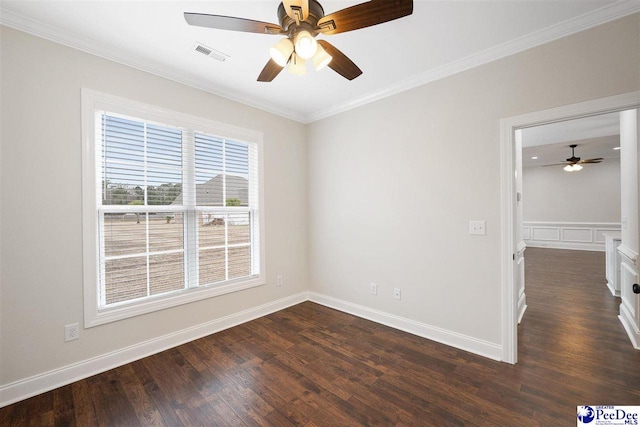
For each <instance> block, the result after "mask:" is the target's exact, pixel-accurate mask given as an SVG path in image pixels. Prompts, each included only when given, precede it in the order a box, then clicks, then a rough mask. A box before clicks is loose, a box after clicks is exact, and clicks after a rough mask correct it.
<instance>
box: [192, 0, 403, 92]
mask: <svg viewBox="0 0 640 427" xmlns="http://www.w3.org/2000/svg"><path fill="white" fill-rule="evenodd" d="M412 13H413V0H371V1H368V2H366V3H361V4H357V5H355V6H351V7H348V8H346V9H342V10H339V11H337V12H334V13H331V14H329V15H326V16H325V14H324V9H323V8H322V5H321V4H320V3H318V2H317V1H316V0H284V1H283V2H282V3H280V5H279V6H278V20H279V22H280V25H278V24H271V23H268V22H261V21H254V20H251V19H244V18H236V17H232V16H222V15H209V14H205V13H190V12H185V14H184V18H185V20H186V21H187V23H188V24H189V25H195V26H199V27H208V28H216V29H220V30H233V31H244V32H249V33H259V34H272V35H284V36H286V37H285V38H283V39H281V40H280V41H279V42H278V43H276V44H275V45H274V46H273V47H272V48H271V49H269V53H270V55H271V59H270V60H269V62H267V65H266V66H265V67H264V69H263V70H262V72H261V73H260V75H259V76H258V81H260V82H270V81H272V80H273V79H274V78H276V76H277V75H278V74H280V72H281V71H282V70H283V69H284V67H285V66H287V64H288V65H289V71H290V72H291V73H293V74H298V75H302V74H305V73H306V60H307V59H311V60H312V62H313V65H314V68H315V69H316V70H320V69H322V68H324V67H326V66H329V68H331V69H333V70H334V71H335V72H337V73H338V74H340V75H341V76H343V77H345V78H346V79H348V80H353V79H355V78H356V77H358V76H359V75H360V74H362V70H360V68H358V66H357V65H356V64H354V63H353V61H351V60H350V59H349V58H348V57H347V56H346V55H345V54H344V53H342V52H341V51H340V50H338V49H337V48H336V47H334V46H333V45H332V44H331V43H329V42H327V41H326V40H316V36H317V35H318V34H324V35H332V34H338V33H344V32H347V31H353V30H358V29H360V28H366V27H371V26H373V25H377V24H382V23H383V22H388V21H392V20H394V19H398V18H402V17H404V16H408V15H411V14H412Z"/></svg>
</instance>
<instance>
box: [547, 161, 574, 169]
mask: <svg viewBox="0 0 640 427" xmlns="http://www.w3.org/2000/svg"><path fill="white" fill-rule="evenodd" d="M570 164H571V162H562V163H552V164H550V165H542V167H543V168H546V167H549V166H566V165H570Z"/></svg>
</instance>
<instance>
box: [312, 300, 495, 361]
mask: <svg viewBox="0 0 640 427" xmlns="http://www.w3.org/2000/svg"><path fill="white" fill-rule="evenodd" d="M309 300H310V301H313V302H315V303H318V304H321V305H324V306H326V307H329V308H333V309H336V310H339V311H343V312H345V313H349V314H352V315H354V316H358V317H362V318H363V319H367V320H371V321H373V322H376V323H380V324H383V325H386V326H389V327H392V328H395V329H399V330H401V331H405V332H408V333H410V334H413V335H417V336H419V337H422V338H426V339H429V340H432V341H436V342H439V343H442V344H445V345H448V346H451V347H455V348H459V349H461V350H465V351H469V352H471V353H475V354H478V355H480V356H484V357H487V358H489V359H493V360H498V361H501V360H502V346H501V345H500V344H495V343H492V342H488V341H484V340H480V339H477V338H473V337H470V336H468V335H464V334H460V333H457V332H452V331H449V330H446V329H442V328H438V327H436V326H431V325H428V324H426V323H420V322H416V321H415V320H411V319H407V318H404V317H400V316H396V315H394V314H389V313H385V312H383V311H379V310H374V309H372V308H369V307H365V306H362V305H358V304H353V303H350V302H348V301H343V300H339V299H336V298H333V297H329V296H326V295H322V294H318V293H315V292H309Z"/></svg>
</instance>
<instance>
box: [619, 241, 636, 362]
mask: <svg viewBox="0 0 640 427" xmlns="http://www.w3.org/2000/svg"><path fill="white" fill-rule="evenodd" d="M619 248H620V246H619V247H618V249H619ZM632 252H633V251H632ZM621 253H622V252H621ZM623 255H624V254H623ZM624 257H625V258H627V259H628V260H629V261H633V263H634V264H629V263H628V262H627V260H624V259H623V260H622V262H621V263H620V269H621V271H620V281H621V283H620V286H621V287H623V288H624V287H625V286H631V283H633V282H634V281H635V280H637V278H638V272H637V271H635V269H634V268H633V267H635V261H634V260H633V258H628V257H627V256H626V255H624ZM625 270H626V271H625ZM625 278H627V279H630V280H625ZM626 289H628V288H626ZM629 292H630V291H629ZM629 297H631V298H634V299H635V304H640V298H638V296H637V295H635V294H633V293H632V294H631V295H626V294H623V295H622V297H621V303H620V315H619V316H618V319H620V322H621V323H622V326H624V330H625V331H626V332H627V335H628V336H629V340H631V345H633V348H635V349H637V350H640V330H639V329H638V324H637V322H636V319H635V313H634V307H633V306H632V305H631V304H630V302H629V301H628V298H629ZM636 309H637V308H636Z"/></svg>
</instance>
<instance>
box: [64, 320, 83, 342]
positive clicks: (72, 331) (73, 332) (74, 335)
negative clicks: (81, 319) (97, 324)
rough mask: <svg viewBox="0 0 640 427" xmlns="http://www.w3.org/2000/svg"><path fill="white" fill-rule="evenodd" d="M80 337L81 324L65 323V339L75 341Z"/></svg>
mask: <svg viewBox="0 0 640 427" xmlns="http://www.w3.org/2000/svg"><path fill="white" fill-rule="evenodd" d="M78 338H80V325H79V324H77V323H73V324H71V325H64V341H65V342H67V341H73V340H77V339H78Z"/></svg>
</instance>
